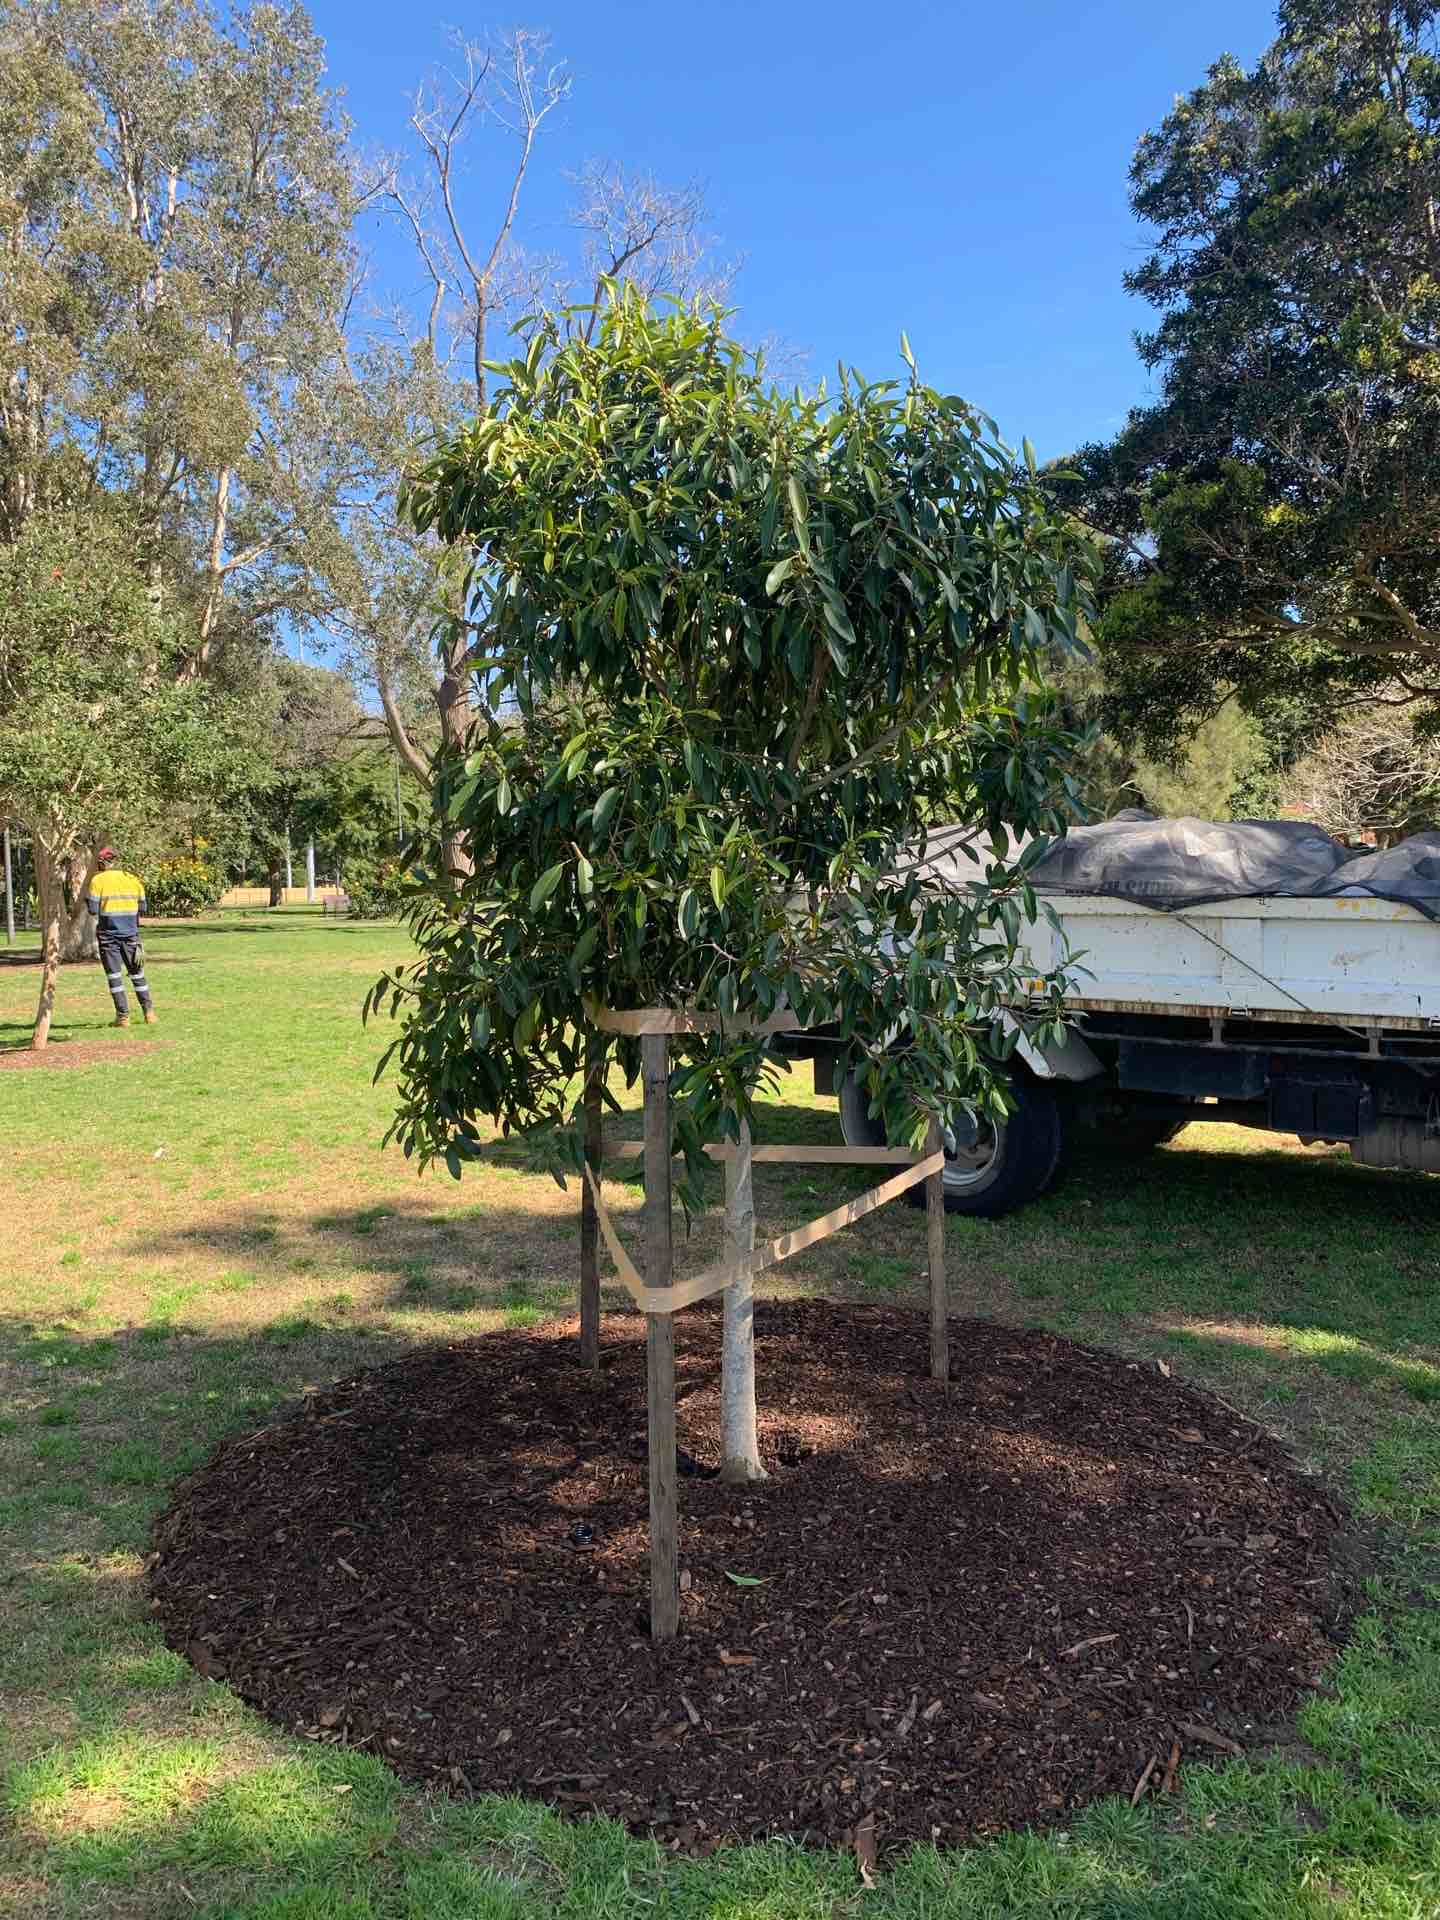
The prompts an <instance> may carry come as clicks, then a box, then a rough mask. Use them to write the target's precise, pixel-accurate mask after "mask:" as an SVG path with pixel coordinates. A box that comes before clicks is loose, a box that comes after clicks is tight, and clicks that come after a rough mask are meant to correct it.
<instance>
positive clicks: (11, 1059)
mask: <svg viewBox="0 0 1440 1920" xmlns="http://www.w3.org/2000/svg"><path fill="white" fill-rule="evenodd" d="M165 1044H166V1042H165V1041H163V1040H125V1041H122V1042H121V1043H120V1044H119V1045H118V1046H117V1045H116V1043H115V1042H114V1041H113V1040H52V1041H51V1042H50V1045H49V1046H48V1047H42V1048H41V1049H40V1051H39V1052H38V1053H36V1052H34V1051H33V1050H32V1049H31V1048H30V1047H28V1046H25V1047H6V1048H4V1049H3V1050H0V1073H5V1072H9V1073H25V1072H27V1071H29V1070H30V1069H32V1068H33V1069H35V1070H37V1071H39V1070H42V1069H48V1070H49V1071H50V1072H52V1073H59V1072H61V1071H62V1070H63V1069H64V1068H66V1067H118V1066H123V1065H124V1064H125V1062H126V1061H128V1060H134V1059H137V1058H138V1057H139V1055H141V1054H142V1053H153V1052H154V1051H155V1049H156V1048H157V1047H160V1046H164V1045H165Z"/></svg>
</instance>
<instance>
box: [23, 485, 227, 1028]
mask: <svg viewBox="0 0 1440 1920" xmlns="http://www.w3.org/2000/svg"><path fill="white" fill-rule="evenodd" d="M190 644H191V635H190V633H189V632H188V631H187V630H186V628H185V627H184V626H183V625H182V623H181V622H180V621H178V620H177V619H176V618H175V617H174V616H173V615H169V614H166V613H162V612H161V611H159V610H158V609H157V608H156V606H155V603H154V599H153V596H152V595H151V593H150V590H149V581H148V579H147V578H146V576H145V575H144V573H143V572H142V571H141V569H140V568H139V567H138V566H137V564H136V562H135V559H134V535H133V531H132V530H131V529H130V528H128V527H125V526H123V525H122V526H117V525H116V524H115V523H114V522H113V521H112V520H111V519H110V518H109V517H108V516H106V515H103V514H95V513H91V514H85V515H79V514H71V515H55V514H49V513H45V514H35V515H32V516H31V517H30V518H29V519H28V520H27V522H26V525H25V527H24V528H23V530H22V531H21V533H20V534H19V536H18V538H16V539H15V540H12V541H11V542H9V543H8V544H0V712H3V713H4V715H5V724H4V726H3V727H0V813H4V814H6V815H8V816H9V817H11V818H12V819H15V820H18V821H19V822H20V823H21V825H22V826H23V827H24V829H25V831H26V833H27V835H28V836H29V839H30V844H31V849H32V853H33V857H34V863H35V876H36V883H37V889H38V893H39V907H40V926H41V962H42V965H41V986H40V1000H39V1006H38V1008H37V1011H36V1017H35V1030H34V1034H33V1036H32V1041H31V1044H32V1046H34V1047H36V1048H41V1047H44V1046H45V1045H46V1043H47V1042H48V1040H49V1037H50V1022H51V1015H52V1012H53V1009H54V1004H55V983H56V977H57V973H58V970H59V966H60V957H61V955H60V948H61V933H62V929H63V924H64V917H65V905H66V903H65V898H64V893H63V890H62V885H61V869H62V867H63V866H64V864H65V863H67V862H71V861H73V862H75V863H76V864H77V865H78V867H79V869H80V871H81V873H82V875H83V883H84V885H85V886H88V885H89V882H90V879H91V878H92V877H93V875H94V872H95V866H94V860H93V857H90V856H89V854H88V851H87V850H88V849H90V848H93V847H94V846H95V845H96V844H97V842H98V840H99V839H100V837H101V836H102V835H105V836H108V837H113V838H115V839H117V840H118V841H120V842H121V843H122V845H123V843H124V841H125V838H126V836H127V835H130V834H137V835H139V834H143V833H145V832H146V831H147V830H150V829H153V827H154V825H155V824H156V822H157V821H158V820H160V819H162V818H163V817H164V815H165V813H166V812H167V810H169V809H171V808H173V807H174V806H175V805H176V804H177V803H178V802H180V801H182V800H184V799H186V798H189V797H192V796H194V795H195V794H197V793H199V792H203V791H204V790H206V789H207V788H212V787H221V786H224V785H228V784H232V783H234V782H235V781H236V780H237V778H240V777H243V774H244V767H243V764H242V765H237V760H240V758H241V755H242V752H243V749H242V748H241V747H239V746H238V745H237V742H236V738H235V733H234V730H233V728H232V725H231V722H230V718H229V716H228V715H227V714H226V712H225V711H224V708H223V704H222V703H221V701H220V700H219V698H218V696H217V695H216V693H215V692H214V690H213V689H211V688H208V687H204V686H201V685H197V684H196V683H194V682H192V681H190V680H188V679H186V678H185V677H184V676H182V675H180V674H179V673H178V671H177V669H178V666H179V664H180V662H181V660H182V659H183V658H184V655H185V652H186V650H187V648H188V647H189V645H190Z"/></svg>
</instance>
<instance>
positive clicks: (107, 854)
mask: <svg viewBox="0 0 1440 1920" xmlns="http://www.w3.org/2000/svg"><path fill="white" fill-rule="evenodd" d="M95 858H96V859H97V860H113V859H114V858H115V849H114V847H101V849H100V851H99V853H97V854H96V856H95Z"/></svg>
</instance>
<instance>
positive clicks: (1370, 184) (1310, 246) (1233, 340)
mask: <svg viewBox="0 0 1440 1920" xmlns="http://www.w3.org/2000/svg"><path fill="white" fill-rule="evenodd" d="M1436 13H1437V8H1436V7H1435V6H1434V5H1432V4H1423V3H1422V0H1285V3H1284V4H1283V5H1282V6H1281V7H1280V10H1279V25H1280V33H1279V37H1278V38H1277V40H1276V41H1275V43H1274V45H1273V46H1271V47H1270V48H1269V49H1268V51H1267V52H1266V53H1265V54H1264V55H1263V56H1262V57H1261V59H1260V60H1259V61H1258V63H1257V64H1256V66H1255V67H1254V68H1253V69H1252V70H1250V71H1246V70H1245V69H1243V68H1242V67H1241V66H1240V65H1239V64H1238V63H1237V62H1236V61H1235V60H1233V59H1231V58H1229V57H1228V56H1227V57H1226V58H1224V59H1222V60H1220V61H1219V62H1218V63H1217V64H1216V65H1215V66H1214V67H1213V68H1212V69H1211V71H1210V74H1209V77H1208V79H1207V81H1206V83H1205V84H1204V85H1203V86H1201V87H1199V88H1198V89H1197V90H1196V91H1195V92H1193V93H1191V94H1190V95H1188V96H1187V97H1186V98H1184V99H1182V100H1180V101H1179V102H1177V104H1176V105H1175V107H1174V108H1173V110H1172V111H1171V112H1170V114H1169V115H1168V116H1167V117H1166V119H1165V120H1164V121H1163V123H1162V124H1161V126H1160V127H1159V128H1158V130H1157V131H1155V132H1153V133H1149V134H1146V135H1145V136H1144V137H1143V138H1142V139H1141V141H1140V144H1139V146H1138V148H1137V151H1136V155H1135V160H1134V164H1133V166H1132V169H1131V188H1132V192H1131V202H1132V205H1133V207H1134V209H1135V211H1136V213H1137V214H1138V215H1139V216H1140V217H1141V218H1142V219H1143V220H1145V221H1146V222H1147V223H1149V224H1150V225H1151V226H1152V227H1153V228H1154V229H1155V230H1156V234H1157V239H1156V245H1155V250H1154V252H1153V253H1152V254H1151V255H1150V257H1149V258H1148V259H1147V260H1146V261H1144V263H1143V264H1142V265H1141V266H1139V267H1137V268H1136V269H1135V270H1134V272H1132V273H1131V274H1129V275H1127V277H1126V284H1127V286H1128V287H1129V288H1130V289H1131V291H1132V292H1135V293H1138V294H1140V295H1141V296H1142V297H1143V298H1144V299H1146V300H1148V301H1149V302H1150V303H1151V304H1152V305H1153V306H1154V307H1156V308H1157V309H1158V310H1159V312H1160V315H1161V318H1160V321H1159V324H1158V326H1157V327H1156V329H1155V331H1154V332H1153V333H1151V334H1149V335H1147V336H1145V337H1144V338H1143V339H1142V340H1141V342H1140V347H1141V353H1142V356H1143V358H1144V360H1145V362H1146V364H1147V365H1148V366H1149V367H1150V368H1151V369H1152V370H1153V371H1154V373H1155V374H1156V376H1157V378H1158V382H1159V387H1160V398H1159V400H1158V402H1157V403H1156V404H1155V405H1153V406H1150V407H1146V408H1142V409H1140V410H1138V411H1136V412H1134V413H1132V415H1131V416H1130V419H1129V421H1128V423H1127V425H1126V427H1125V428H1124V430H1123V431H1122V432H1121V434H1120V435H1119V437H1118V438H1117V439H1116V440H1115V441H1114V442H1113V443H1112V444H1110V445H1108V446H1092V447H1088V448H1086V449H1084V450H1083V452H1082V453H1081V454H1080V455H1079V456H1077V457H1076V459H1075V460H1074V461H1072V462H1069V463H1067V464H1070V465H1078V467H1079V469H1080V470H1081V473H1082V475H1083V478H1082V480H1081V482H1080V483H1079V484H1078V485H1076V486H1071V485H1062V486H1061V487H1060V489H1059V491H1060V492H1061V494H1062V496H1063V497H1064V498H1065V499H1066V500H1067V501H1069V502H1070V503H1071V504H1072V505H1074V506H1076V508H1077V510H1078V511H1080V512H1081V513H1082V514H1083V516H1084V517H1085V519H1086V520H1087V521H1088V522H1089V523H1090V524H1091V525H1092V526H1094V527H1095V528H1097V529H1099V530H1100V531H1101V532H1103V533H1104V534H1105V535H1106V536H1108V548H1107V551H1108V564H1107V572H1106V578H1105V583H1104V593H1103V619H1102V621H1101V623H1100V626H1099V629H1098V638H1099V643H1100V648H1101V652H1102V655H1103V657H1104V660H1105V664H1106V671H1107V676H1108V679H1109V683H1110V687H1111V702H1110V710H1111V716H1112V719H1113V720H1114V721H1115V723H1116V724H1118V725H1121V726H1123V727H1125V728H1126V729H1128V730H1129V732H1130V733H1131V734H1133V735H1135V736H1137V737H1138V738H1139V739H1140V741H1141V743H1142V744H1143V745H1144V746H1145V747H1146V748H1147V749H1148V750H1150V751H1151V752H1152V753H1164V752H1166V751H1167V750H1168V749H1169V748H1170V747H1171V746H1173V743H1174V741H1175V739H1176V738H1177V736H1178V735H1179V734H1180V733H1183V732H1184V731H1185V730H1186V729H1188V728H1190V727H1192V726H1193V725H1195V724H1196V723H1197V722H1198V721H1200V720H1202V719H1204V718H1206V717H1207V716H1209V715H1210V714H1211V713H1213V712H1214V711H1215V710H1216V707H1217V705H1218V704H1219V703H1220V702H1222V701H1223V700H1224V699H1225V698H1226V697H1227V695H1228V694H1229V693H1230V692H1232V691H1234V692H1236V693H1238V695H1239V697H1240V699H1241V700H1242V702H1244V703H1245V704H1246V705H1247V706H1250V707H1252V708H1258V707H1259V706H1261V705H1263V704H1264V703H1265V702H1266V701H1267V700H1280V701H1282V702H1294V701H1297V700H1298V701H1301V702H1303V703H1304V704H1305V705H1307V706H1308V708H1309V709H1310V712H1311V713H1312V714H1320V715H1324V714H1325V713H1327V712H1328V711H1330V710H1332V709H1333V702H1334V696H1335V694H1336V693H1337V692H1339V693H1341V694H1342V695H1344V696H1345V697H1353V696H1355V695H1356V694H1362V693H1372V694H1373V693H1376V692H1379V691H1380V690H1381V689H1382V688H1383V687H1385V686H1387V685H1388V686H1398V687H1399V689H1400V690H1401V691H1402V692H1403V693H1404V694H1405V695H1406V696H1407V697H1410V698H1413V699H1415V700H1416V701H1419V702H1426V701H1429V700H1431V699H1432V698H1434V697H1435V696H1436V694H1437V693H1440V567H1437V549H1436V545H1435V539H1434V529H1435V526H1436V523H1437V517H1440V221H1437V195H1440V65H1437V58H1436V34H1435V20H1436Z"/></svg>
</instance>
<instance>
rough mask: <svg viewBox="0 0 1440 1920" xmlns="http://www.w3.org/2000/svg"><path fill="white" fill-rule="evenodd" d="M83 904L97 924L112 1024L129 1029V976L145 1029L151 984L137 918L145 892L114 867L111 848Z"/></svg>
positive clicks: (103, 852) (150, 1022)
mask: <svg viewBox="0 0 1440 1920" xmlns="http://www.w3.org/2000/svg"><path fill="white" fill-rule="evenodd" d="M85 904H86V905H87V906H88V907H89V909H90V912H91V913H92V915H93V916H94V918H95V921H96V928H95V932H96V936H97V938H98V939H99V942H100V964H101V966H102V967H104V969H105V981H106V985H107V986H108V987H109V989H110V998H111V999H112V1000H113V1001H114V1002H115V1024H116V1026H117V1027H128V1026H129V1024H130V1002H129V1001H128V1000H127V999H126V997H125V976H126V974H127V973H128V974H129V976H130V980H131V983H132V985H133V986H134V988H135V998H136V999H137V1000H138V1001H139V1002H140V1011H141V1012H142V1013H143V1014H144V1016H145V1024H146V1026H147V1027H153V1026H154V1024H155V1009H154V1007H153V1006H152V1005H151V1004H150V982H149V981H148V980H147V979H146V978H145V949H144V948H143V947H142V946H141V944H140V916H141V914H142V913H144V911H145V888H144V886H143V885H142V884H141V882H140V881H139V880H137V879H136V877H135V875H134V874H133V873H127V872H126V871H125V869H124V868H123V867H120V866H117V865H116V864H115V850H114V848H113V847H102V848H101V849H100V871H99V872H98V873H97V874H96V876H95V878H94V879H93V880H92V881H91V883H90V892H89V895H88V897H87V899H86V902H85Z"/></svg>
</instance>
